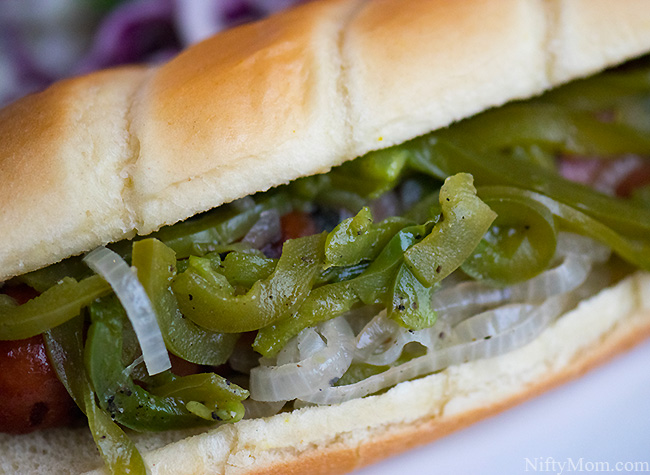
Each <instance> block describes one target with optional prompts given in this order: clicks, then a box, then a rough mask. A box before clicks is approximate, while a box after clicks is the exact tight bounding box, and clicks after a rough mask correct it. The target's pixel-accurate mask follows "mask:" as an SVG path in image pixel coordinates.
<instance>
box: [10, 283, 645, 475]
mask: <svg viewBox="0 0 650 475" xmlns="http://www.w3.org/2000/svg"><path fill="white" fill-rule="evenodd" d="M648 337H650V274H648V273H642V272H639V273H637V274H634V275H632V276H630V277H628V278H626V279H624V280H623V281H621V282H620V283H618V284H617V285H616V286H614V287H611V288H609V289H606V290H604V291H602V292H601V293H599V294H598V295H596V296H594V297H592V298H591V299H589V300H586V301H584V302H582V303H581V304H580V305H579V306H578V307H577V308H576V309H574V310H573V311H571V312H569V313H567V314H566V315H564V316H563V317H561V318H560V319H559V320H558V321H557V322H556V323H555V324H554V325H552V326H551V327H549V328H548V329H547V330H546V331H545V332H544V333H543V334H542V335H541V336H540V337H539V338H538V339H536V340H535V341H533V342H532V343H530V344H529V345H527V346H525V347H523V348H520V349H518V350H515V351H513V352H510V353H507V354H504V355H501V356H499V357H496V358H491V359H486V360H478V361H473V362H470V363H466V364H464V365H459V366H453V367H450V368H447V369H446V370H444V371H441V372H439V373H436V374H434V375H430V376H427V377H423V378H420V379H418V380H415V381H410V382H407V383H402V384H400V385H398V386H396V387H395V388H393V389H391V390H389V391H387V392H386V393H384V394H382V395H379V396H371V397H367V398H364V399H357V400H352V401H348V402H346V403H343V404H340V405H337V406H331V407H312V408H305V409H301V410H297V411H293V412H291V413H282V414H278V415H276V416H273V417H270V418H266V419H252V420H244V421H241V422H240V423H238V424H236V425H227V426H222V427H220V428H217V429H215V430H213V431H210V432H206V433H198V432H195V436H194V437H189V438H183V437H185V436H187V435H188V432H187V431H185V432H175V433H163V434H154V435H151V434H149V435H135V434H134V436H135V437H134V438H135V441H136V444H138V446H139V447H140V448H141V449H142V451H143V452H147V453H145V454H144V457H145V460H146V461H147V463H148V464H149V465H150V467H151V473H154V474H163V473H187V474H195V473H215V474H242V475H243V474H247V475H252V474H255V475H262V474H292V473H295V474H298V473H310V474H323V475H324V474H336V473H347V472H350V471H352V470H355V469H357V468H359V467H362V466H365V465H368V464H372V463H374V462H377V461H379V460H381V459H384V458H386V457H389V456H391V455H394V454H397V453H401V452H404V451H406V450H409V449H412V448H414V447H417V446H420V445H423V444H426V443H428V442H431V441H433V440H436V439H438V438H440V437H443V436H445V435H448V434H450V433H452V432H454V431H457V430H460V429H462V428H465V427H467V426H469V425H471V424H473V423H475V422H477V421H479V420H481V419H484V418H487V417H490V416H493V415H495V414H497V413H499V412H502V411H504V410H506V409H508V408H511V407H512V406H515V405H517V404H519V403H521V402H523V401H526V400H528V399H531V398H534V397H536V396H538V395H540V394H541V393H543V392H545V391H548V390H550V389H552V388H554V387H556V386H559V385H561V384H563V383H566V382H567V381H570V380H572V379H574V378H577V377H579V376H581V375H583V374H584V373H585V372H586V371H588V370H589V369H591V368H594V367H596V366H598V365H600V364H602V363H603V362H606V361H608V360H610V359H611V358H612V357H613V356H615V355H616V354H619V353H621V352H623V351H626V350H628V349H629V348H631V347H633V346H634V345H636V344H638V343H639V342H641V341H642V340H644V339H645V338H648ZM607 390H608V388H602V391H603V392H606V391H607ZM599 396H600V395H598V394H594V395H593V397H594V398H597V397H599ZM594 416H598V414H594ZM549 417H552V415H549ZM624 424H625V421H621V429H623V425H624ZM531 431H535V427H531ZM189 435H192V434H189ZM561 435H562V434H558V437H561ZM523 436H525V434H517V435H515V437H523ZM179 439H182V440H179ZM470 449H471V447H470V448H468V450H470ZM505 449H506V448H504V450H505ZM0 451H1V452H2V454H3V457H2V460H0V473H12V472H21V473H26V472H29V473H79V472H83V471H85V470H89V469H91V468H93V467H96V466H97V465H98V464H100V463H101V462H100V461H99V458H98V456H97V453H96V449H95V448H94V446H93V443H92V439H91V438H90V435H89V433H88V430H87V429H74V430H70V429H57V430H50V431H43V432H40V433H35V434H29V435H26V436H10V435H6V434H0ZM550 455H554V454H544V453H531V454H526V456H527V457H530V458H531V460H534V459H535V457H546V456H550ZM435 463H436V462H435V460H431V467H434V466H435ZM516 463H518V464H519V465H516V466H515V467H517V468H519V469H521V470H523V468H521V467H524V465H523V464H524V463H525V462H524V461H523V460H517V461H516ZM612 463H613V462H612ZM432 469H433V468H432ZM94 473H102V471H101V469H100V470H98V471H96V472H94Z"/></svg>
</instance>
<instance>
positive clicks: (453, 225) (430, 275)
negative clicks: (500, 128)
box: [404, 173, 496, 287]
mask: <svg viewBox="0 0 650 475" xmlns="http://www.w3.org/2000/svg"><path fill="white" fill-rule="evenodd" d="M472 183H473V180H472V177H471V175H468V174H466V173H459V174H457V175H454V176H451V177H449V178H447V180H445V184H444V185H443V186H442V188H441V189H440V206H441V208H442V215H443V219H442V220H441V221H440V222H438V223H437V224H436V225H435V226H434V228H433V230H432V231H431V233H430V234H429V235H428V236H427V237H426V238H425V239H424V240H423V241H422V242H420V243H418V244H415V245H414V246H413V247H411V248H410V249H408V250H407V251H406V252H405V253H404V260H405V262H406V265H408V267H409V269H410V270H411V271H412V272H413V274H415V276H416V277H417V278H418V280H420V282H422V284H423V285H425V286H427V287H430V286H432V285H434V284H436V283H437V282H439V281H441V280H442V279H443V278H445V277H446V276H448V275H449V274H451V273H452V272H453V271H455V270H456V269H458V267H459V266H460V265H461V264H462V263H463V262H464V261H465V259H467V257H468V256H469V255H471V253H472V251H474V249H475V248H476V246H477V245H478V243H479V242H480V241H481V238H482V237H483V235H484V234H485V232H486V231H487V230H488V228H489V227H490V225H491V224H492V222H493V221H494V219H495V218H496V213H494V211H492V210H491V209H490V208H489V207H488V206H487V205H486V204H485V203H483V201H481V200H480V198H478V196H476V189H475V188H474V186H473V185H472Z"/></svg>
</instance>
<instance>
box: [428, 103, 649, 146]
mask: <svg viewBox="0 0 650 475" xmlns="http://www.w3.org/2000/svg"><path fill="white" fill-rule="evenodd" d="M438 135H439V136H440V137H442V138H445V139H447V140H451V141H453V142H455V143H458V144H463V147H468V148H470V149H474V150H478V151H485V150H503V149H509V148H511V147H514V146H518V145H519V146H521V145H531V144H536V145H542V146H546V147H551V148H552V149H553V150H556V151H561V152H564V153H572V154H579V155H592V156H593V155H596V156H599V157H608V156H615V155H620V154H623V153H636V154H641V155H648V154H650V138H649V137H648V136H647V134H646V133H645V132H644V131H641V130H637V129H635V128H632V127H629V126H628V125H626V124H621V123H611V122H610V123H608V122H603V121H600V120H598V118H597V117H596V115H595V114H593V113H590V112H587V111H580V110H573V109H568V108H565V107H562V106H558V105H554V104H540V103H534V102H532V103H527V104H510V105H507V106H503V107H500V108H498V109H493V110H490V111H487V112H484V113H482V114H480V115H478V116H476V117H473V118H472V119H469V120H467V121H463V122H461V123H459V124H456V125H455V126H454V127H451V128H449V129H446V130H443V131H441V132H438Z"/></svg>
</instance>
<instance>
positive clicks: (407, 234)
mask: <svg viewBox="0 0 650 475" xmlns="http://www.w3.org/2000/svg"><path fill="white" fill-rule="evenodd" d="M432 225H433V222H431V223H427V224H420V225H414V226H408V227H406V228H404V229H402V230H401V231H400V232H398V233H397V234H396V235H395V236H394V237H393V238H392V239H391V240H390V241H389V242H388V244H387V245H386V247H384V249H383V250H382V251H381V254H379V256H377V259H375V260H374V261H373V262H372V263H371V264H370V265H369V266H368V268H367V269H366V270H365V271H364V272H363V273H362V274H361V275H360V276H359V277H357V278H355V279H353V280H351V281H350V285H351V286H352V288H353V289H354V291H355V292H356V293H357V295H358V296H359V298H360V300H361V302H363V303H364V304H366V305H373V304H383V305H386V306H387V307H389V306H390V305H391V304H392V302H393V296H392V291H393V288H394V286H395V278H396V276H397V273H398V272H399V270H400V267H401V266H402V264H403V263H404V251H406V250H407V249H409V248H410V247H411V246H413V245H414V244H416V243H418V242H420V241H422V240H423V239H424V238H425V236H426V235H427V234H428V233H429V232H430V231H431V228H432Z"/></svg>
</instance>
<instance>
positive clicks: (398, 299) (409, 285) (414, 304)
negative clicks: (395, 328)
mask: <svg viewBox="0 0 650 475" xmlns="http://www.w3.org/2000/svg"><path fill="white" fill-rule="evenodd" d="M432 291H433V288H432V287H425V286H424V285H422V283H421V282H420V281H419V280H418V279H417V278H416V277H415V276H414V275H413V273H412V272H411V271H410V270H409V268H408V266H407V265H406V264H402V265H401V267H400V270H399V272H398V273H397V277H396V278H395V285H394V287H393V292H392V294H393V300H392V302H391V305H389V306H387V313H388V317H389V318H392V319H393V320H395V321H396V322H397V323H399V324H400V325H402V326H404V327H406V328H409V329H411V330H422V329H423V328H429V327H431V326H433V324H434V323H436V320H437V318H438V315H437V313H436V312H435V311H434V310H433V309H432V308H431V292H432Z"/></svg>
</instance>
